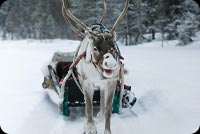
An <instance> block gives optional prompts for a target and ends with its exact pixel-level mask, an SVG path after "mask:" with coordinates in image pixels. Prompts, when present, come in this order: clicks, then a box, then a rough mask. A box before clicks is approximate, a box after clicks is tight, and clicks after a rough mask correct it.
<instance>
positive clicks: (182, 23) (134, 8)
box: [0, 0, 200, 45]
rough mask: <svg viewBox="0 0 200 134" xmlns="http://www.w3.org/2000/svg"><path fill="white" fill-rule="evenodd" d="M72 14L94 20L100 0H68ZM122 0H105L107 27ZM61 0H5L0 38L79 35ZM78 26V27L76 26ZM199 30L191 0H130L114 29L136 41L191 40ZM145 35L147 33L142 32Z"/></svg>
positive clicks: (199, 15) (99, 11)
mask: <svg viewBox="0 0 200 134" xmlns="http://www.w3.org/2000/svg"><path fill="white" fill-rule="evenodd" d="M69 1H70V7H71V10H72V12H73V14H74V15H75V16H76V17H77V18H79V19H80V20H81V21H83V22H84V23H85V24H87V25H91V24H93V23H96V22H98V21H99V19H100V18H101V15H102V12H103V3H102V1H103V0H73V1H72V0H69ZM124 3H125V0H107V5H108V12H107V17H106V19H105V21H104V25H105V26H106V27H107V28H108V29H109V28H111V27H112V25H113V24H114V22H115V20H116V18H117V17H118V16H119V14H120V12H121V10H122V8H123V6H124ZM61 7H62V1H61V0H8V1H6V2H4V3H3V5H2V6H1V8H0V38H1V39H41V40H42V39H55V38H60V39H79V38H78V37H77V35H76V34H74V33H73V32H72V31H71V29H70V28H69V26H67V24H66V23H65V21H64V18H63V16H62V12H61ZM80 30H81V29H80ZM199 30H200V8H199V6H198V4H197V3H196V2H194V1H193V0H130V4H129V8H128V12H127V15H126V16H125V18H124V19H123V21H122V23H121V24H120V26H119V28H118V29H117V35H118V39H124V41H126V45H130V44H131V45H136V44H140V43H142V42H146V41H152V40H154V39H155V38H156V36H155V33H161V35H162V39H163V40H172V39H179V40H180V43H181V45H186V44H188V43H190V42H191V41H192V37H193V36H195V33H196V32H198V31H199ZM146 35H149V36H146Z"/></svg>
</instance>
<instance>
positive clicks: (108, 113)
mask: <svg viewBox="0 0 200 134" xmlns="http://www.w3.org/2000/svg"><path fill="white" fill-rule="evenodd" d="M115 88H116V86H114V85H113V86H111V87H110V88H109V89H107V92H108V93H107V95H106V98H105V99H106V100H105V101H106V103H105V107H106V109H105V131H104V134H111V130H110V118H111V114H112V102H113V96H114V92H115Z"/></svg>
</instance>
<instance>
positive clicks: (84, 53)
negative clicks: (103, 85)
mask: <svg viewBox="0 0 200 134" xmlns="http://www.w3.org/2000/svg"><path fill="white" fill-rule="evenodd" d="M85 55H86V51H84V52H83V53H82V54H81V55H79V56H78V58H77V59H76V61H75V63H74V65H75V66H76V65H77V64H78V63H79V61H80V60H81V58H83V57H84V56H85Z"/></svg>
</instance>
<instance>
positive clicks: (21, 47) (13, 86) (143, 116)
mask: <svg viewBox="0 0 200 134" xmlns="http://www.w3.org/2000/svg"><path fill="white" fill-rule="evenodd" d="M78 44H79V42H78V41H67V40H53V41H52V42H50V41H43V42H41V41H35V40H22V41H0V61H1V66H0V76H1V77H0V125H1V128H2V129H3V130H4V131H5V132H7V133H8V134H81V133H82V132H83V125H84V121H85V117H84V116H85V115H84V108H73V109H71V110H72V112H71V115H70V117H68V118H63V117H62V116H60V115H59V113H58V108H57V106H56V105H55V104H53V103H52V102H51V101H50V100H49V98H48V96H47V93H46V92H45V90H44V89H43V88H42V86H41V83H42V81H43V75H42V72H41V68H42V66H43V65H44V64H45V63H46V62H47V61H48V60H49V59H50V57H51V56H52V55H53V53H54V52H55V51H57V50H60V51H66V52H67V51H74V50H75V49H76V46H77V45H78ZM175 44H177V41H170V42H168V43H166V42H165V44H164V45H165V46H164V48H162V47H161V42H153V43H146V44H143V45H138V46H128V47H126V46H123V45H119V48H120V50H121V52H122V56H123V57H124V58H125V60H124V64H125V68H126V69H127V70H128V74H127V75H126V76H125V83H126V84H128V85H132V90H133V91H134V92H135V94H136V96H137V98H138V101H137V102H136V104H135V105H134V107H133V109H132V110H133V111H134V112H131V111H130V110H129V109H123V110H122V111H121V113H120V114H113V115H112V119H111V129H112V132H113V134H192V133H193V132H195V131H196V130H197V129H198V128H199V125H200V99H199V98H200V41H196V42H194V43H193V44H191V45H188V46H186V47H180V46H175ZM95 114H96V112H95ZM103 126H104V124H103V123H98V124H97V131H98V134H103Z"/></svg>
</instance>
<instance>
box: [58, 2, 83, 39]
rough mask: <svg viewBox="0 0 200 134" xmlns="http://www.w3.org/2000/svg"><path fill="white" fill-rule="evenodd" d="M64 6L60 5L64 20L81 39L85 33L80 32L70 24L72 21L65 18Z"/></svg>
mask: <svg viewBox="0 0 200 134" xmlns="http://www.w3.org/2000/svg"><path fill="white" fill-rule="evenodd" d="M65 13H66V12H65V7H64V5H63V6H62V14H63V17H64V19H65V22H66V23H67V24H68V25H69V26H70V28H71V29H72V31H74V32H75V33H76V34H77V35H78V36H80V37H81V38H82V39H83V38H84V37H85V35H84V34H83V33H82V32H80V31H79V30H78V29H77V28H76V27H75V26H73V25H72V23H71V22H70V21H69V19H68V18H67V16H66V15H65Z"/></svg>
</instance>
